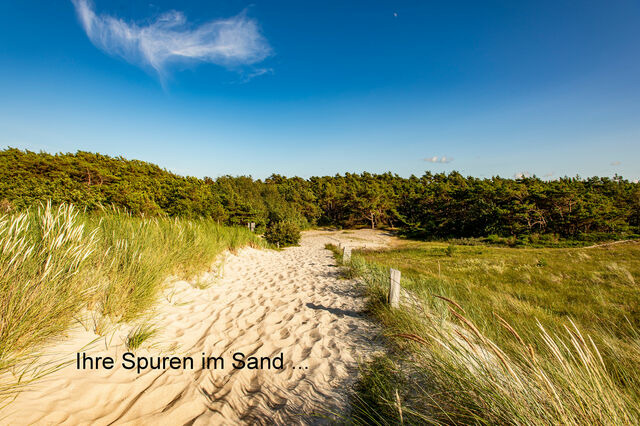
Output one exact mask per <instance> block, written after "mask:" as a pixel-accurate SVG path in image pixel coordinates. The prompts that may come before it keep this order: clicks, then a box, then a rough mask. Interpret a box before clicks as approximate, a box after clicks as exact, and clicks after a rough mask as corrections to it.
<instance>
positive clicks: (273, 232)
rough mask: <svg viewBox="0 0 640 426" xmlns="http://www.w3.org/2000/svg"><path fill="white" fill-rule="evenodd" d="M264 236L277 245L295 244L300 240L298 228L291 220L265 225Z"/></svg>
mask: <svg viewBox="0 0 640 426" xmlns="http://www.w3.org/2000/svg"><path fill="white" fill-rule="evenodd" d="M264 238H265V239H266V240H267V242H269V243H270V244H273V245H278V246H279V247H287V246H295V245H298V243H299V242H300V229H298V227H297V226H296V225H295V224H294V223H291V222H286V221H280V222H275V223H272V224H270V225H269V226H268V227H267V232H265V233H264Z"/></svg>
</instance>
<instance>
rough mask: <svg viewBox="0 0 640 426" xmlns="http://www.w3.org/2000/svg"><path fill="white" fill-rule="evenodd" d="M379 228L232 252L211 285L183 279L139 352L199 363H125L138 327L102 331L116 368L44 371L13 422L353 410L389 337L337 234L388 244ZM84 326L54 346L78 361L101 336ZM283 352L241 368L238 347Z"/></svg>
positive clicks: (3, 417) (283, 419)
mask: <svg viewBox="0 0 640 426" xmlns="http://www.w3.org/2000/svg"><path fill="white" fill-rule="evenodd" d="M389 240H390V239H389V237H387V236H385V235H384V234H381V233H378V232H373V231H357V232H348V233H341V232H323V231H313V232H307V233H305V234H304V237H303V240H302V243H301V246H300V247H294V248H289V249H286V250H284V251H281V252H276V251H270V250H255V249H243V250H242V251H240V252H239V254H238V255H228V256H227V259H226V262H225V266H224V274H223V278H221V279H220V281H219V282H217V283H215V284H214V285H212V286H211V287H209V288H207V289H205V290H200V289H197V288H194V287H193V286H192V285H190V284H189V283H186V282H177V283H175V285H173V286H172V288H171V289H170V290H169V291H168V292H167V294H166V295H165V298H164V299H163V300H162V301H161V303H160V305H159V307H158V310H157V312H156V314H155V315H154V318H153V321H154V322H155V323H156V324H157V326H158V328H159V329H160V330H162V332H161V334H160V335H159V336H157V337H155V338H154V339H153V345H152V347H150V348H145V349H141V350H138V351H136V354H137V355H139V356H143V355H144V356H156V355H180V356H183V355H190V356H192V357H193V359H194V365H195V368H194V369H193V370H191V369H187V370H184V369H178V370H171V369H167V370H145V371H143V372H142V373H141V374H137V373H136V372H135V371H131V370H126V369H124V368H122V366H121V365H120V362H121V360H122V354H123V353H124V352H125V351H126V349H125V347H124V345H123V341H124V336H125V335H126V333H127V332H128V331H129V330H130V329H131V326H129V327H128V328H126V329H120V330H118V331H116V332H114V333H113V334H111V335H109V336H107V337H102V338H100V340H99V341H98V342H97V343H94V344H93V345H92V348H91V349H89V350H87V353H90V354H93V355H102V356H105V355H110V356H112V357H113V358H114V359H115V360H116V365H115V367H114V368H113V369H111V370H97V371H96V370H91V371H87V370H78V369H76V366H75V364H72V365H69V366H67V367H65V368H63V369H62V370H60V371H58V372H56V373H53V374H51V375H49V376H47V377H46V378H45V379H42V380H40V381H38V382H36V383H35V384H34V385H33V386H32V387H31V388H30V389H29V390H27V391H24V392H22V393H21V394H20V395H19V396H18V398H17V399H16V400H15V401H14V402H12V403H11V404H10V405H9V406H7V407H5V408H4V409H3V410H2V411H0V423H2V424H57V423H68V424H79V423H92V424H105V425H106V424H111V423H114V422H115V423H118V424H126V423H130V424H147V423H149V424H150V423H154V424H184V423H194V424H234V423H272V422H274V421H275V422H277V423H281V424H291V423H305V424H307V423H319V422H322V421H323V420H322V418H321V417H317V415H321V416H322V415H324V416H327V415H329V413H330V412H337V413H344V412H345V410H346V409H347V407H348V404H347V402H348V401H347V395H348V390H349V386H350V384H351V383H352V382H353V380H354V379H355V377H356V374H357V360H358V359H360V358H364V357H367V356H369V355H370V354H371V352H372V351H373V350H375V349H376V348H377V347H376V346H375V343H374V342H373V338H374V336H375V335H376V330H375V329H374V326H373V325H372V324H371V323H370V322H368V321H367V320H366V319H365V318H364V317H363V316H362V314H361V311H362V308H363V299H362V297H361V295H359V294H358V293H357V291H356V290H355V288H354V285H353V284H354V283H353V282H351V281H347V280H339V279H338V269H337V268H336V267H335V266H334V264H335V262H334V260H333V258H332V256H331V253H330V252H329V251H327V250H324V244H325V243H327V242H334V243H335V242H343V243H345V242H347V241H348V242H349V244H350V245H352V246H363V245H366V246H380V245H385V244H387V243H388V242H389ZM96 337H97V336H96V335H95V334H94V333H93V332H92V331H87V330H85V329H83V328H79V329H78V330H74V331H73V332H72V333H71V334H70V337H69V338H68V339H66V340H65V341H64V342H62V343H61V344H60V345H58V346H57V347H55V348H53V349H52V350H50V351H49V353H50V354H55V355H56V356H58V358H59V357H61V356H62V357H64V359H67V360H73V359H75V352H76V351H78V350H79V348H81V347H82V346H84V345H86V344H87V343H88V342H90V341H92V340H95V339H96ZM238 351H240V352H243V353H245V354H246V355H247V356H249V355H255V356H259V357H260V356H276V355H278V354H280V353H281V352H282V353H283V357H284V368H283V369H280V370H276V369H265V370H249V369H246V368H245V369H234V368H233V367H232V365H231V363H232V362H233V359H232V354H233V353H235V352H238ZM202 353H206V354H207V355H214V356H221V357H223V358H224V359H225V365H224V369H209V370H203V369H201V368H200V367H199V364H200V359H201V354H202Z"/></svg>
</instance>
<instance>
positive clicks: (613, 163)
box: [611, 161, 622, 166]
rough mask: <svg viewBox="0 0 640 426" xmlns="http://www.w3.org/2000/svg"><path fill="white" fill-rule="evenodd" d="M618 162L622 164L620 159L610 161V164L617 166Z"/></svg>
mask: <svg viewBox="0 0 640 426" xmlns="http://www.w3.org/2000/svg"><path fill="white" fill-rule="evenodd" d="M620 164H622V162H621V161H612V162H611V165H612V166H619V165H620Z"/></svg>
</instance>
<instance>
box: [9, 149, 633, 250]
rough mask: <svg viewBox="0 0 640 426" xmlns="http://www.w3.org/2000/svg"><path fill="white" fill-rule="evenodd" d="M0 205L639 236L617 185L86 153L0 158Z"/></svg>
mask: <svg viewBox="0 0 640 426" xmlns="http://www.w3.org/2000/svg"><path fill="white" fill-rule="evenodd" d="M0 200H1V201H0V207H2V209H4V210H10V209H13V208H16V209H22V208H28V207H29V206H32V205H34V204H37V203H38V202H42V201H46V200H52V202H54V203H63V202H68V203H73V204H75V205H77V206H80V207H83V208H86V209H87V210H97V209H99V208H101V206H109V205H113V206H116V207H119V208H124V209H126V210H127V211H129V212H131V213H132V214H140V215H149V216H153V215H168V216H186V217H212V218H214V219H216V220H218V221H220V222H221V223H225V224H231V225H234V224H235V225H244V224H246V223H248V222H255V223H256V225H257V227H258V229H259V230H260V229H264V228H265V227H266V226H267V225H268V224H269V223H275V222H280V221H287V222H292V223H295V224H296V225H297V226H299V227H301V228H306V227H309V226H314V225H331V226H340V227H357V226H368V227H372V228H374V227H379V226H390V227H395V228H398V229H400V230H402V231H403V232H405V233H410V234H413V235H421V236H425V237H436V238H451V237H455V238H469V237H501V238H504V237H509V238H514V239H523V238H524V239H526V238H539V237H542V238H544V237H545V236H555V237H557V238H566V239H596V240H597V239H611V238H625V237H628V236H630V235H635V234H638V233H640V184H638V183H634V182H629V181H628V180H625V179H622V178H621V177H619V176H615V177H614V178H608V177H591V178H584V179H583V178H579V177H573V178H571V177H564V178H560V179H557V180H551V181H543V180H541V179H538V178H536V177H530V178H522V179H505V178H501V177H492V178H490V179H479V178H475V177H464V176H462V175H461V174H460V173H458V172H451V173H449V174H445V173H438V174H432V173H431V172H426V173H425V174H424V175H423V176H421V177H417V176H411V177H409V178H403V177H400V176H398V175H396V174H392V173H390V172H389V173H383V174H370V173H366V172H365V173H361V174H352V173H346V174H345V175H336V176H322V177H311V178H309V179H302V178H299V177H285V176H280V175H272V176H270V177H268V178H267V179H265V180H260V179H253V178H251V177H249V176H235V177H233V176H222V177H218V178H215V179H213V178H208V177H205V178H204V179H199V178H195V177H183V176H179V175H176V174H174V173H171V172H169V171H167V170H164V169H162V168H160V167H158V166H156V165H154V164H151V163H147V162H144V161H138V160H127V159H124V158H122V157H110V156H107V155H102V154H97V153H90V152H82V151H79V152H77V153H75V154H55V155H51V154H47V153H35V152H31V151H22V150H19V149H15V148H8V149H5V150H3V151H0Z"/></svg>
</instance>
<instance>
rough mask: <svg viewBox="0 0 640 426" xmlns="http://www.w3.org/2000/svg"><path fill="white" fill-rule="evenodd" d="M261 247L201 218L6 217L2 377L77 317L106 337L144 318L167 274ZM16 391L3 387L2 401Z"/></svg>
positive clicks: (46, 210) (245, 234) (65, 208)
mask: <svg viewBox="0 0 640 426" xmlns="http://www.w3.org/2000/svg"><path fill="white" fill-rule="evenodd" d="M261 244H262V242H261V240H260V239H259V238H257V237H256V236H255V235H254V234H252V233H251V232H249V231H248V230H246V229H245V228H231V227H224V226H219V225H217V224H216V223H215V222H214V221H213V220H205V219H200V220H186V219H169V218H152V219H150V218H141V217H132V216H131V215H127V214H124V213H120V212H116V211H109V212H103V213H101V214H83V213H81V212H78V211H77V209H75V208H74V207H73V206H71V205H61V206H59V207H56V208H54V207H51V206H50V205H47V206H41V207H40V208H39V209H32V210H29V211H26V212H21V213H15V214H10V215H4V216H2V217H1V218H0V373H2V372H4V371H7V370H8V369H12V368H13V367H15V366H16V365H19V364H20V363H21V362H22V361H23V360H24V359H25V358H27V357H28V356H29V355H30V354H31V353H32V352H33V351H34V349H36V348H38V347H40V346H41V345H42V344H43V343H46V342H48V341H50V340H52V339H54V338H55V337H58V336H60V335H61V334H63V333H64V332H65V330H67V329H68V327H69V326H70V325H71V324H72V323H73V322H74V321H76V320H77V319H78V316H79V314H81V313H84V314H85V315H84V316H85V317H86V316H87V315H86V314H87V313H90V316H91V318H92V326H93V327H94V331H95V332H96V333H97V334H103V333H104V332H106V331H108V330H107V327H108V324H114V323H118V322H123V321H131V320H134V319H136V318H138V317H139V316H141V315H143V314H145V313H146V312H148V311H149V309H150V308H152V306H153V304H154V302H155V301H156V300H157V298H158V296H159V294H160V292H161V290H162V288H163V286H164V285H165V284H166V278H168V277H169V276H176V277H180V278H189V279H192V278H195V277H196V276H197V275H198V274H199V273H201V272H204V271H206V270H207V269H208V268H209V267H210V266H211V265H212V262H213V261H214V259H215V258H216V256H217V255H218V254H220V253H221V252H222V251H224V250H226V249H230V250H234V249H236V248H238V247H241V246H245V245H261ZM134 337H135V336H134ZM131 340H132V345H135V343H136V341H137V340H140V338H139V337H135V338H132V339H131ZM13 386H14V385H13V384H5V385H4V386H3V385H2V384H0V397H2V395H3V394H7V393H9V392H11V391H12V389H13Z"/></svg>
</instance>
